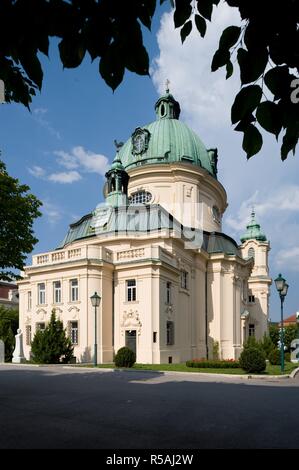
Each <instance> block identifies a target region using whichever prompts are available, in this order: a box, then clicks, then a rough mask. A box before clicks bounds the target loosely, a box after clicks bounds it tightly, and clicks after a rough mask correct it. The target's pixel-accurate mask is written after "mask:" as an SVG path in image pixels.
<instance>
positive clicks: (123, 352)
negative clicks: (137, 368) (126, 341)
mask: <svg viewBox="0 0 299 470" xmlns="http://www.w3.org/2000/svg"><path fill="white" fill-rule="evenodd" d="M135 361H136V354H135V353H134V352H133V351H132V350H131V349H129V348H127V347H123V348H120V349H119V350H118V351H117V353H116V356H115V358H114V363H115V365H116V367H133V365H134V364H135Z"/></svg>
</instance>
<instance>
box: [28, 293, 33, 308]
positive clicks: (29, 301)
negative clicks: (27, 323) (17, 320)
mask: <svg viewBox="0 0 299 470" xmlns="http://www.w3.org/2000/svg"><path fill="white" fill-rule="evenodd" d="M31 309H32V292H31V290H30V291H28V293H27V310H31Z"/></svg>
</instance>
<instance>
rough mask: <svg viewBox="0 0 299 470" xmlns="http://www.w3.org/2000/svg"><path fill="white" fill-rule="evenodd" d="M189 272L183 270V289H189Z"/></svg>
mask: <svg viewBox="0 0 299 470" xmlns="http://www.w3.org/2000/svg"><path fill="white" fill-rule="evenodd" d="M188 281H189V279H188V273H187V271H182V272H181V288H182V289H188V283H189V282H188Z"/></svg>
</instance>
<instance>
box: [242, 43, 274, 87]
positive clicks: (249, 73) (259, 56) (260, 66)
mask: <svg viewBox="0 0 299 470" xmlns="http://www.w3.org/2000/svg"><path fill="white" fill-rule="evenodd" d="M237 57H238V62H239V66H240V74H241V83H242V85H244V84H246V83H251V82H255V81H256V80H257V79H258V78H260V76H261V75H262V74H263V73H264V71H265V68H266V65H267V63H268V51H267V49H266V48H262V47H261V48H260V49H258V50H255V51H254V52H249V51H246V50H245V49H242V48H240V49H238V56H237Z"/></svg>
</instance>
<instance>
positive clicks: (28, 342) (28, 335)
mask: <svg viewBox="0 0 299 470" xmlns="http://www.w3.org/2000/svg"><path fill="white" fill-rule="evenodd" d="M25 331H26V345H27V346H30V345H31V340H32V338H31V325H26V330H25Z"/></svg>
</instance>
